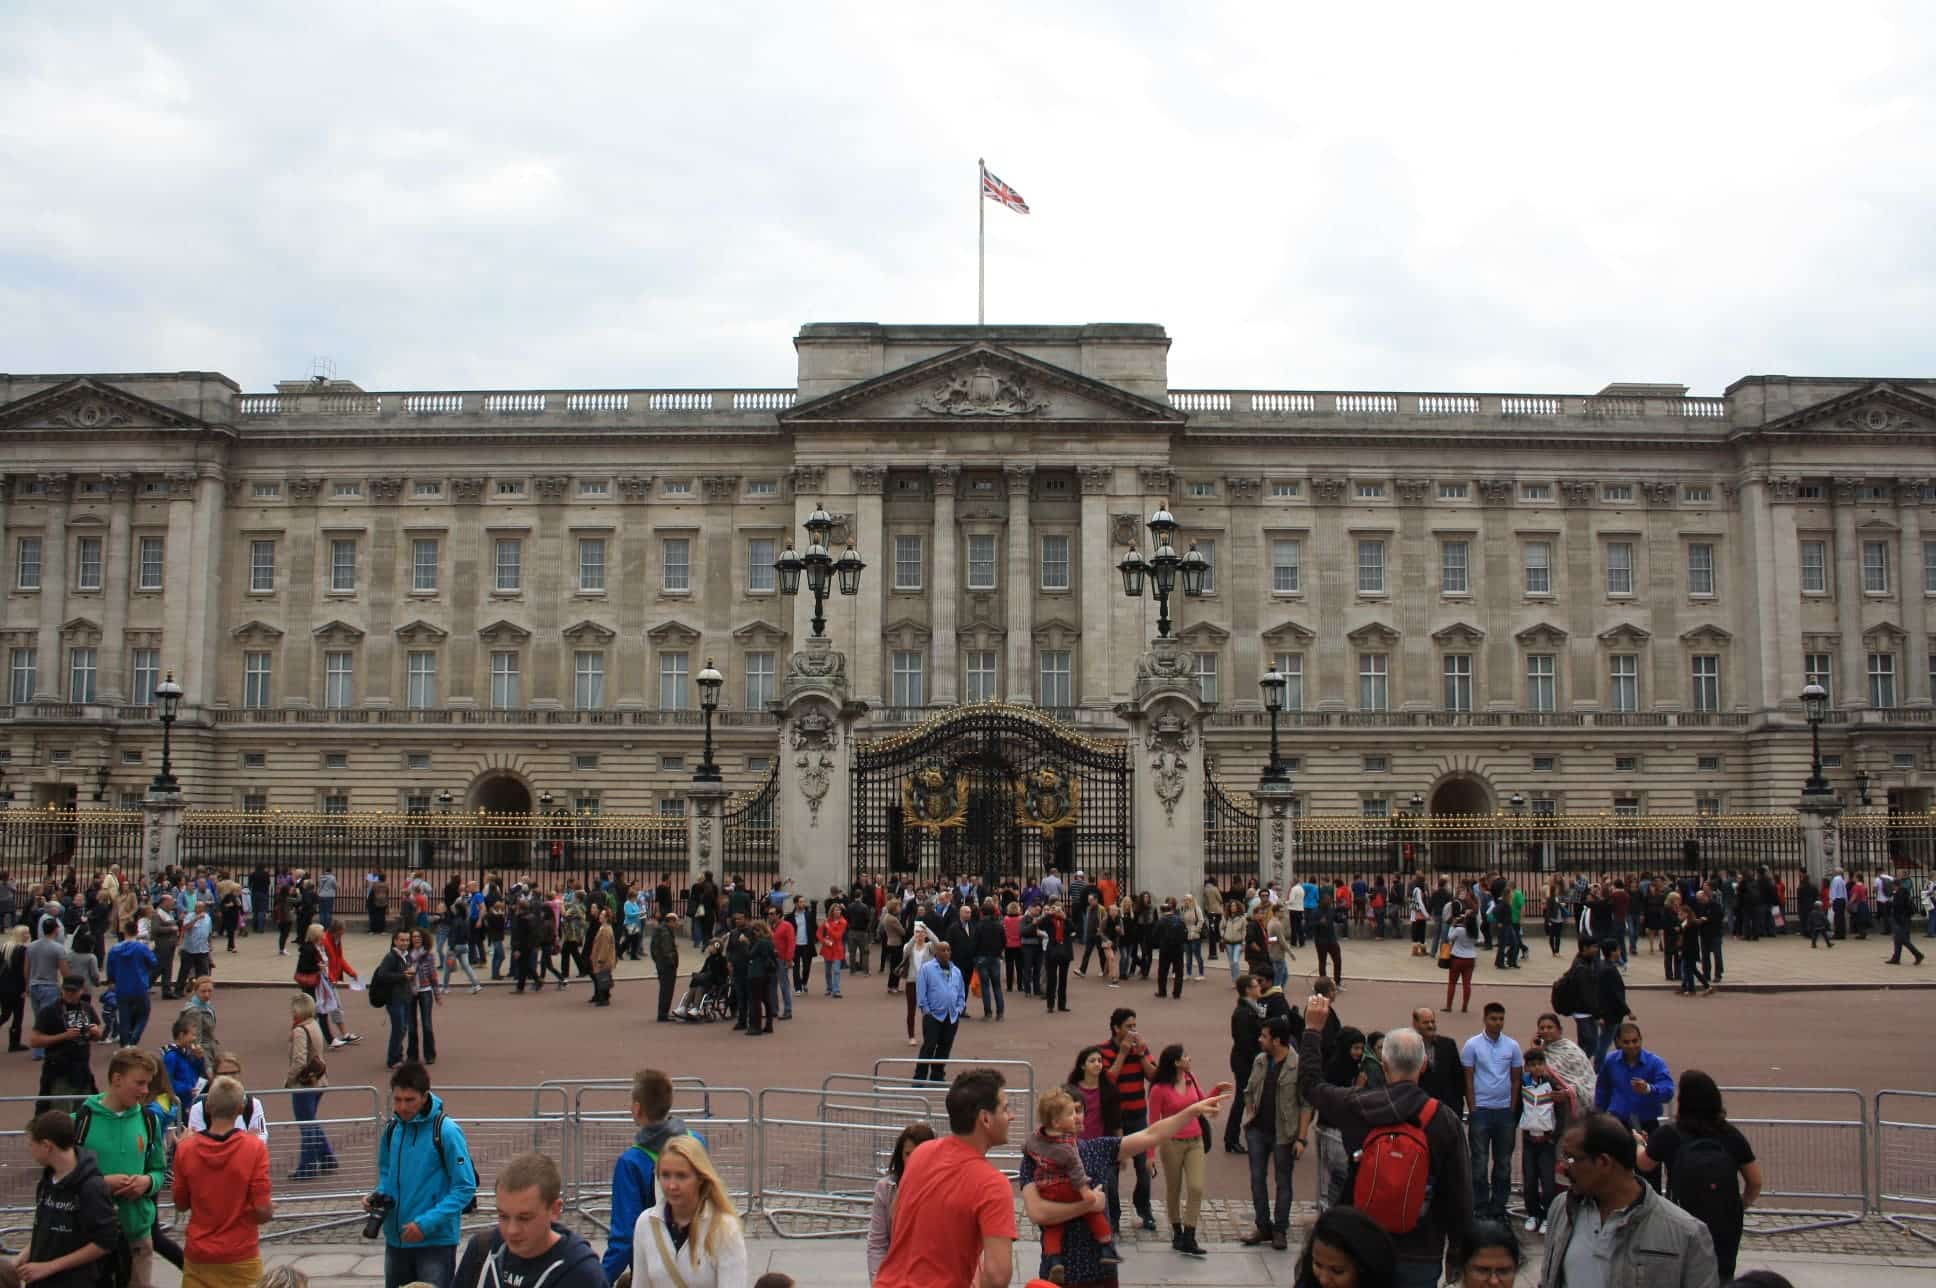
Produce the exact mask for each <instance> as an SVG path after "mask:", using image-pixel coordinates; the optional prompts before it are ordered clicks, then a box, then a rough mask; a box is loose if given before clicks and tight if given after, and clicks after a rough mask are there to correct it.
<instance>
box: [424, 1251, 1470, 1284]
mask: <svg viewBox="0 0 1936 1288" xmlns="http://www.w3.org/2000/svg"><path fill="white" fill-rule="evenodd" d="M1444 1281H1445V1266H1444V1264H1443V1263H1442V1262H1441V1261H1440V1260H1439V1259H1438V1258H1436V1257H1434V1258H1433V1259H1432V1260H1430V1261H1422V1260H1421V1261H1412V1260H1408V1259H1406V1258H1404V1257H1400V1258H1399V1259H1398V1262H1397V1265H1396V1266H1395V1267H1394V1269H1393V1270H1392V1288H1439V1285H1440V1284H1441V1283H1443V1282H1444ZM386 1288H387V1285H386Z"/></svg>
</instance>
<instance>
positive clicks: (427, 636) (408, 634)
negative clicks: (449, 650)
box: [397, 618, 450, 644]
mask: <svg viewBox="0 0 1936 1288" xmlns="http://www.w3.org/2000/svg"><path fill="white" fill-rule="evenodd" d="M397 638H398V639H399V640H401V641H403V642H404V643H405V644H441V643H443V642H444V641H445V640H447V639H449V638H450V632H449V631H447V630H445V629H444V628H443V627H441V626H437V625H433V624H432V623H430V622H426V621H424V620H423V619H422V618H418V619H417V620H416V621H414V622H405V623H404V624H403V625H401V626H399V627H397Z"/></svg>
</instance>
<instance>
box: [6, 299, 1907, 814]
mask: <svg viewBox="0 0 1936 1288" xmlns="http://www.w3.org/2000/svg"><path fill="white" fill-rule="evenodd" d="M794 344H795V347H796V349H797V351H798V359H799V378H798V381H797V384H796V385H795V387H793V388H784V389H716V390H703V389H677V390H597V391H563V390H517V391H499V392H441V391H419V392H375V391H369V390H365V389H363V388H361V387H359V386H358V385H357V384H355V383H354V382H351V381H346V380H334V379H329V380H317V381H308V382H291V383H286V384H283V385H280V386H278V387H277V389H276V390H275V391H274V392H269V393H244V392H243V391H242V390H241V389H239V388H238V387H237V386H236V385H235V384H234V383H233V382H232V381H230V380H228V379H227V378H226V377H223V376H221V375H219V374H214V373H206V372H178V373H139V374H89V375H27V376H23V375H14V376H0V436H4V442H5V450H4V453H0V485H3V486H0V527H3V528H4V537H5V541H4V552H5V567H4V573H3V574H0V575H4V578H5V593H4V600H0V659H3V660H4V663H5V665H6V667H7V671H6V677H5V679H6V685H7V690H6V695H5V697H6V702H5V704H4V705H0V755H4V756H5V762H4V764H3V765H0V769H3V770H4V774H5V784H6V786H7V787H8V788H10V789H11V790H12V791H13V792H14V808H17V809H18V808H24V807H28V806H44V805H46V804H48V803H50V802H51V803H55V804H57V805H65V804H69V803H76V804H78V805H79V806H80V807H81V808H83V809H85V808H89V807H90V803H91V802H92V801H93V800H94V799H95V797H96V794H97V793H99V795H100V797H101V799H102V800H103V801H104V803H106V804H108V805H116V804H124V803H128V802H130V801H133V800H136V799H138V798H139V797H140V796H141V794H142V792H143V791H144V789H145V786H146V783H147V780H148V779H149V778H150V777H152V775H153V774H154V772H155V770H156V769H157V768H158V766H159V761H160V746H161V729H160V727H159V725H158V724H157V722H156V719H155V715H156V712H155V709H154V707H153V693H154V688H155V685H156V682H157V681H158V680H159V678H160V677H161V676H162V675H164V674H167V673H170V672H172V673H173V674H174V676H175V678H176V679H177V681H178V682H180V683H181V685H182V686H183V688H184V689H185V691H186V697H185V699H184V703H183V707H182V713H181V719H180V721H179V722H178V723H177V725H176V726H175V728H174V739H173V746H174V759H175V767H176V772H177V775H178V776H179V777H180V778H181V780H182V784H183V789H184V791H185V793H186V796H187V799H188V800H189V802H190V803H192V804H194V805H198V806H202V807H217V808H232V809H251V810H253V809H269V810H273V809H283V810H291V811H307V810H326V811H336V810H345V811H374V810H376V809H379V808H380V809H385V810H409V809H418V810H423V809H428V808H430V807H431V804H432V802H433V801H435V800H436V799H437V798H438V797H439V796H440V794H441V793H444V792H449V793H451V794H452V795H453V797H454V798H455V799H456V800H457V801H458V802H459V803H460V804H459V808H465V809H475V808H488V809H492V810H528V809H530V808H532V807H533V805H534V804H535V803H536V802H537V800H538V799H539V797H540V795H541V794H543V793H550V794H551V796H552V798H553V799H554V800H555V801H557V802H559V803H560V804H564V805H569V806H571V807H575V808H578V809H584V810H601V811H604V812H620V811H624V812H640V811H647V812H649V811H653V810H657V811H660V812H665V813H674V812H679V811H680V810H682V809H683V806H684V792H685V787H686V784H687V783H688V782H689V780H690V778H691V773H692V770H693V768H694V766H695V765H696V763H697V762H698V760H699V754H700V728H699V716H698V712H697V709H696V708H697V705H698V698H699V693H698V688H697V686H696V684H695V677H696V675H697V673H698V672H699V671H700V669H701V668H702V667H704V666H705V665H706V663H707V661H708V659H712V660H713V661H714V662H715V664H716V665H717V666H718V667H719V669H720V670H721V671H723V672H724V674H725V677H726V682H725V687H724V690H723V695H722V702H721V710H720V712H719V716H718V720H717V722H716V723H717V730H716V733H717V737H718V741H719V757H718V759H719V762H720V765H721V768H722V769H723V771H724V774H725V777H726V780H727V782H728V783H729V784H731V785H733V786H737V787H750V786H752V785H754V784H755V783H757V782H758V781H760V780H761V779H762V778H763V777H764V776H765V775H766V774H767V773H768V772H770V771H771V769H772V767H773V765H774V760H775V757H776V756H777V755H778V754H779V750H778V741H777V738H776V724H775V720H774V717H773V716H772V715H771V714H770V712H769V710H768V704H769V703H770V702H772V701H773V700H774V699H775V698H777V697H778V696H779V693H778V690H777V686H778V685H780V684H781V683H783V682H784V680H785V677H786V674H787V669H788V668H787V660H788V657H789V655H790V653H791V652H792V651H793V650H794V649H795V648H796V647H797V646H798V645H799V643H800V641H802V640H803V639H804V638H805V637H806V635H807V622H808V618H809V616H810V615H811V609H812V604H811V597H810V596H809V595H806V594H802V595H800V596H798V597H797V598H789V597H786V596H783V595H781V594H779V593H778V590H777V585H776V576H775V572H774V568H773V564H774V561H775V560H776V558H778V557H779V556H780V555H781V553H782V552H783V551H785V550H786V548H787V547H788V545H789V543H790V542H794V541H798V540H800V539H801V538H802V534H801V530H800V523H801V521H802V520H803V519H804V518H805V517H806V515H807V514H808V513H810V512H811V511H812V510H813V509H814V508H815V507H816V506H817V505H824V507H825V508H826V509H827V510H829V511H830V512H832V513H833V515H834V516H835V519H836V524H837V527H836V532H835V540H836V546H837V548H836V553H838V547H840V546H842V545H844V544H845V543H847V542H849V541H851V542H852V543H853V545H854V547H855V549H856V551H857V552H858V554H859V556H860V557H861V558H862V559H864V560H865V561H866V563H867V568H866V571H865V573H864V574H863V577H862V584H861V588H860V593H859V594H858V595H856V596H853V597H842V596H839V595H836V596H834V597H833V598H832V599H831V600H830V601H829V603H828V622H829V625H828V633H829V635H830V636H831V637H832V639H833V642H834V645H835V647H836V648H838V649H841V650H843V651H844V652H845V653H846V654H847V659H848V668H849V678H850V684H851V688H852V692H853V696H854V697H856V698H858V699H859V700H860V701H863V702H865V703H866V704H867V705H868V707H869V712H868V714H867V716H866V717H865V718H864V719H863V721H862V722H861V724H860V725H859V726H858V728H857V730H856V732H857V734H858V735H859V736H861V737H863V738H865V737H868V736H871V735H874V734H877V733H880V732H884V731H895V730H900V729H905V728H907V727H908V726H909V725H911V724H913V723H915V722H918V721H921V720H923V719H925V718H927V717H928V716H930V715H931V714H933V713H934V712H935V711H936V710H937V709H941V708H948V707H951V706H955V705H958V704H969V703H990V702H1000V703H1009V704H1026V705H1029V706H1033V707H1037V708H1041V709H1044V710H1046V711H1047V712H1048V713H1049V714H1052V715H1054V716H1056V717H1057V718H1058V719H1060V720H1062V721H1065V722H1067V723H1069V724H1072V725H1074V726H1076V727H1078V728H1079V729H1080V730H1081V731H1082V732H1083V733H1084V734H1085V735H1087V736H1089V737H1093V738H1109V737H1118V736H1122V734H1123V733H1124V730H1125V726H1124V725H1123V723H1122V721H1121V718H1120V717H1119V716H1118V715H1117V713H1116V706H1117V704H1119V703H1121V702H1123V701H1125V700H1126V699H1127V698H1128V697H1129V695H1130V690H1131V686H1132V685H1133V683H1134V681H1135V668H1136V662H1137V659H1138V657H1139V656H1141V655H1142V654H1143V653H1144V651H1145V650H1146V649H1147V648H1148V641H1149V638H1150V636H1151V635H1152V634H1153V633H1154V630H1155V622H1156V608H1155V605H1154V604H1153V603H1152V601H1151V600H1150V599H1149V598H1148V597H1144V598H1140V599H1135V600H1132V599H1129V598H1128V597H1126V596H1125V594H1124V591H1123V584H1122V578H1121V577H1120V576H1119V574H1118V571H1117V568H1116V565H1117V563H1118V562H1119V560H1121V558H1122V557H1123V554H1124V552H1125V551H1126V550H1127V549H1128V548H1129V547H1130V546H1132V545H1134V546H1136V547H1138V548H1139V549H1141V550H1142V551H1143V553H1144V555H1145V556H1147V555H1148V554H1149V535H1148V533H1147V532H1146V531H1145V528H1144V523H1145V521H1146V520H1147V518H1148V517H1149V515H1150V514H1151V512H1152V511H1154V510H1156V509H1157V508H1158V507H1159V506H1162V505H1164V504H1165V503H1167V504H1168V506H1169V507H1170V509H1171V510H1172V511H1174V513H1175V515H1176V517H1177V519H1178V521H1179V523H1180V525H1181V533H1182V537H1183V539H1184V540H1186V541H1188V542H1190V543H1193V544H1194V545H1195V547H1196V549H1197V551H1198V552H1199V553H1200V554H1201V555H1202V556H1203V557H1204V559H1205V560H1206V561H1207V562H1208V564H1209V575H1208V577H1207V585H1206V588H1205V593H1204V594H1203V595H1202V596H1201V597H1199V598H1184V597H1183V596H1181V595H1180V594H1179V595H1178V596H1177V597H1176V598H1175V599H1174V600H1173V601H1172V603H1171V613H1172V616H1173V617H1174V618H1175V622H1176V625H1175V632H1176V634H1177V635H1178V636H1179V637H1180V638H1181V640H1182V641H1183V642H1184V643H1185V645H1186V646H1187V648H1188V650H1189V652H1190V653H1191V654H1192V655H1194V657H1195V659H1196V667H1197V672H1198V676H1199V687H1200V691H1201V696H1202V697H1203V699H1204V701H1205V703H1206V704H1210V706H1211V711H1210V714H1209V716H1208V719H1207V727H1206V731H1205V742H1206V749H1207V752H1208V754H1209V755H1210V756H1211V757H1213V758H1214V773H1215V775H1216V777H1217V778H1218V779H1219V780H1221V781H1222V782H1223V783H1224V784H1226V785H1227V786H1229V787H1231V788H1233V789H1241V788H1243V787H1246V786H1248V785H1249V784H1252V783H1254V782H1255V781H1256V778H1257V775H1258V772H1259V770H1260V769H1261V767H1262V765H1263V762H1264V759H1265V755H1266V751H1267V743H1268V735H1267V722H1266V716H1265V713H1264V711H1263V708H1262V702H1261V700H1260V691H1259V687H1258V679H1259V677H1260V675H1262V674H1263V672H1264V671H1266V670H1267V669H1268V668H1269V667H1271V666H1272V665H1273V664H1274V665H1275V666H1276V667H1277V668H1278V669H1279V670H1281V671H1282V672H1284V673H1285V674H1286V675H1287V676H1288V677H1289V696H1288V703H1287V705H1288V707H1289V709H1288V710H1287V711H1286V713H1285V715H1284V717H1283V720H1282V739H1283V748H1284V754H1285V755H1286V757H1288V758H1289V759H1290V760H1291V761H1292V762H1293V781H1294V784H1295V787H1296V791H1297V793H1298V796H1297V803H1298V806H1299V808H1301V809H1302V810H1303V811H1304V812H1305V813H1307V814H1312V813H1323V814H1338V813H1343V814H1353V815H1363V816H1367V817H1379V816H1384V815H1396V814H1399V813H1401V812H1405V811H1408V810H1410V809H1413V808H1419V807H1422V808H1424V809H1425V810H1428V811H1430V812H1432V813H1435V814H1444V813H1473V812H1492V811H1495V810H1497V809H1499V808H1501V807H1502V806H1503V805H1504V803H1505V802H1506V801H1507V800H1508V799H1509V798H1510V797H1512V796H1514V795H1519V796H1522V797H1524V798H1525V800H1526V802H1527V803H1528V806H1529V808H1530V810H1531V812H1534V813H1548V812H1551V813H1557V814H1563V815H1564V814H1572V815H1578V814H1592V813H1595V812H1598V811H1606V812H1608V813H1610V814H1627V813H1645V814H1652V813H1693V812H1696V811H1714V812H1721V811H1725V812H1742V811H1755V810H1768V809H1777V808H1785V807H1786V806H1787V805H1789V804H1791V803H1792V801H1793V799H1794V797H1795V795H1796V794H1797V792H1798V791H1799V790H1800V787H1801V783H1802V780H1803V779H1804V777H1805V776H1806V774H1807V772H1808V747H1809V738H1808V730H1807V726H1806V725H1805V724H1804V723H1803V722H1802V720H1801V709H1800V704H1799V701H1798V695H1799V693H1800V691H1801V689H1802V687H1803V684H1804V683H1805V682H1806V681H1807V680H1808V679H1811V678H1812V679H1818V680H1819V681H1821V682H1822V683H1824V684H1825V685H1826V686H1827V687H1828V689H1829V690H1830V693H1831V695H1832V701H1833V711H1832V712H1831V714H1830V717H1829V720H1828V722H1827V723H1826V724H1825V726H1824V727H1823V729H1822V735H1823V750H1824V752H1825V753H1826V754H1827V758H1828V765H1829V769H1828V776H1829V778H1830V780H1831V782H1832V784H1834V785H1835V786H1836V787H1837V788H1838V790H1842V791H1844V792H1845V793H1848V794H1850V795H1851V796H1852V795H1853V794H1854V785H1855V782H1856V777H1855V776H1856V775H1857V773H1858V772H1860V773H1861V774H1863V775H1866V777H1867V781H1868V782H1869V783H1870V791H1871V792H1872V793H1873V794H1874V797H1875V800H1876V803H1877V804H1878V805H1881V804H1883V803H1884V802H1886V803H1887V804H1889V805H1890V806H1891V807H1894V808H1896V809H1898V810H1901V811H1915V812H1921V811H1922V810H1924V809H1926V808H1927V807H1928V806H1929V805H1930V803H1931V798H1930V787H1931V785H1932V783H1933V782H1936V765H1932V743H1933V741H1936V723H1932V720H1933V719H1936V708H1933V707H1932V704H1931V699H1932V689H1931V681H1932V672H1936V656H1932V652H1931V644H1930V631H1929V617H1930V615H1929V604H1930V601H1931V597H1932V596H1936V531H1931V532H1929V533H1928V534H1926V533H1925V526H1926V524H1932V521H1936V485H1933V483H1936V381H1932V380H1928V379H1920V380H1919V379H1890V378H1860V379H1856V378H1829V377H1821V378H1817V377H1791V376H1746V377H1743V378H1742V379H1741V380H1739V381H1737V382H1736V383H1734V384H1733V385H1731V386H1730V387H1729V388H1728V390H1727V391H1726V393H1725V395H1724V396H1722V397H1719V398H1694V397H1689V396H1687V391H1686V389H1685V388H1684V387H1682V386H1678V385H1656V384H1610V385H1608V386H1607V387H1606V388H1604V389H1602V390H1600V391H1599V392H1597V393H1587V394H1577V393H1576V394H1483V393H1482V394H1464V393H1460V394H1446V393H1389V392H1324V391H1297V390H1268V391H1266V390H1230V391H1222V390H1183V389H1172V388H1170V386H1169V382H1168V377H1167V354H1168V348H1169V338H1168V337H1167V335H1166V334H1165V332H1164V331H1163V329H1162V328H1160V327H1156V326H1146V325H1089V326H1035V327H999V328H997V327H990V328H976V327H963V326H881V325H872V324H825V325H810V326H807V327H805V328H803V329H802V330H801V332H800V333H799V334H798V336H796V337H795V339H794ZM1414 797H1416V798H1417V801H1416V803H1414V800H1413V798H1414Z"/></svg>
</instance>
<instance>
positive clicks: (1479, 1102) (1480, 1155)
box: [1459, 1002, 1526, 1224]
mask: <svg viewBox="0 0 1936 1288" xmlns="http://www.w3.org/2000/svg"><path fill="white" fill-rule="evenodd" d="M1485 1022H1486V1028H1485V1032H1483V1033H1475V1034H1473V1035H1472V1036H1471V1037H1469V1038H1467V1039H1466V1040H1465V1046H1464V1048H1463V1049H1461V1050H1460V1052H1459V1063H1460V1064H1462V1065H1464V1066H1465V1099H1466V1103H1467V1104H1469V1105H1471V1106H1472V1116H1471V1117H1470V1118H1469V1119H1468V1120H1467V1122H1466V1139H1467V1143H1468V1144H1469V1145H1470V1147H1471V1150H1472V1215H1474V1216H1475V1217H1480V1218H1488V1217H1489V1218H1491V1219H1492V1220H1494V1221H1498V1222H1500V1223H1502V1224H1503V1223H1504V1222H1505V1220H1506V1203H1507V1201H1508V1200H1510V1199H1511V1198H1512V1163H1513V1137H1514V1136H1515V1135H1516V1130H1515V1129H1516V1126H1517V1124H1518V1122H1519V1081H1520V1076H1521V1074H1523V1073H1524V1072H1525V1069H1526V1057H1525V1056H1524V1055H1523V1054H1522V1053H1521V1052H1520V1049H1519V1043H1518V1041H1517V1040H1515V1039H1513V1038H1511V1037H1508V1036H1507V1034H1506V1008H1505V1007H1503V1006H1501V1005H1500V1004H1499V1003H1497V1002H1487V1003H1486V1007H1485ZM1488 1150H1490V1151H1491V1153H1492V1183H1491V1185H1490V1186H1488V1185H1487V1184H1486V1153H1487V1151H1488Z"/></svg>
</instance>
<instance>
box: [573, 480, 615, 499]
mask: <svg viewBox="0 0 1936 1288" xmlns="http://www.w3.org/2000/svg"><path fill="white" fill-rule="evenodd" d="M611 494H612V485H611V484H610V483H608V482H606V481H605V480H604V479H579V480H578V495H580V496H610V495H611Z"/></svg>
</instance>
